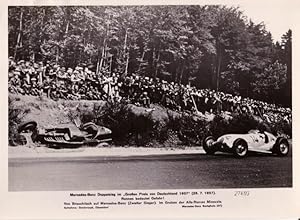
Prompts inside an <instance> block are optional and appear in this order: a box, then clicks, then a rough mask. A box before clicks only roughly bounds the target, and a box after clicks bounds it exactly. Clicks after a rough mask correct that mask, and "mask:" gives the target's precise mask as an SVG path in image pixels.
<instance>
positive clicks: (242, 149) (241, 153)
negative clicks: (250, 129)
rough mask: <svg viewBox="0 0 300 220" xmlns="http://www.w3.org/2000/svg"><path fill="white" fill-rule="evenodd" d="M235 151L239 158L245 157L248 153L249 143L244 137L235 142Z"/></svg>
mask: <svg viewBox="0 0 300 220" xmlns="http://www.w3.org/2000/svg"><path fill="white" fill-rule="evenodd" d="M233 153H234V154H235V156H237V157H238V158H243V157H245V156H246V155H247V153H248V144H247V142H246V141H245V140H243V139H240V138H239V139H236V140H235V141H234V143H233Z"/></svg>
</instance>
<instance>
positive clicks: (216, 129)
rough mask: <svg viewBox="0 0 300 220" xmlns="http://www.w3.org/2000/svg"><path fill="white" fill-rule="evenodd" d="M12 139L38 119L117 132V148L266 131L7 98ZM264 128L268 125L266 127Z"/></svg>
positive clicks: (249, 120) (229, 120)
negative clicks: (21, 127) (20, 128)
mask: <svg viewBox="0 0 300 220" xmlns="http://www.w3.org/2000/svg"><path fill="white" fill-rule="evenodd" d="M9 100H10V101H9V112H10V115H9V125H10V128H9V130H10V132H9V140H10V144H11V145H13V144H14V143H15V142H16V143H17V144H18V143H20V142H22V138H20V137H19V136H18V134H17V126H18V124H20V123H22V122H25V121H31V120H34V121H36V122H37V123H38V125H39V127H42V128H47V127H52V126H55V125H58V124H65V125H66V126H68V124H71V123H74V121H77V122H78V123H86V122H90V121H93V122H95V123H96V124H98V125H102V126H105V127H108V128H110V129H111V130H112V132H113V142H114V143H113V144H115V145H117V146H143V147H145V146H147V147H170V146H171V147H181V146H183V145H184V146H186V145H187V146H194V145H197V144H201V142H202V140H203V139H204V138H205V137H206V136H208V135H212V136H214V137H219V136H220V135H223V134H226V133H246V132H247V131H248V130H250V129H256V128H259V127H261V126H262V123H261V122H259V121H258V120H257V118H254V117H253V116H251V115H247V114H232V115H216V116H214V115H203V116H201V117H200V116H195V115H191V114H187V113H182V112H181V113H179V112H174V111H171V110H168V109H166V108H163V107H161V106H158V105H153V106H152V107H153V109H152V110H149V109H146V108H143V107H138V106H135V105H132V104H127V103H125V102H121V103H108V102H103V101H71V100H59V101H53V100H51V99H47V98H45V97H32V96H17V95H10V96H9ZM264 126H265V125H264ZM266 127H267V129H269V130H270V131H280V132H281V133H285V134H286V135H291V125H290V124H286V123H284V122H282V123H279V124H276V125H268V126H266Z"/></svg>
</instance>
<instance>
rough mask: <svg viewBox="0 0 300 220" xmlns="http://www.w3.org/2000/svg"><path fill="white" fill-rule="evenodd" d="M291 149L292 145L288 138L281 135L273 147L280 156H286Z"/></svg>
mask: <svg viewBox="0 0 300 220" xmlns="http://www.w3.org/2000/svg"><path fill="white" fill-rule="evenodd" d="M289 150H290V145H289V142H288V141H287V139H285V138H283V137H279V138H277V140H276V143H275V145H274V147H273V151H274V153H276V154H277V155H278V156H286V155H288V153H289Z"/></svg>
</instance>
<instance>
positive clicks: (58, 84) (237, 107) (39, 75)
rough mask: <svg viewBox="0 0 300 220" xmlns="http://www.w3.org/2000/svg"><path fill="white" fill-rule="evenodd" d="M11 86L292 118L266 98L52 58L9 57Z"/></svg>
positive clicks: (28, 91)
mask: <svg viewBox="0 0 300 220" xmlns="http://www.w3.org/2000/svg"><path fill="white" fill-rule="evenodd" d="M8 85H9V86H8V89H9V92H10V93H15V94H23V95H32V96H41V95H45V96H47V97H49V98H51V99H54V100H57V99H72V100H74V99H75V100H111V101H115V102H118V101H120V100H122V99H124V100H127V101H128V102H130V103H134V104H136V105H142V106H144V107H148V108H149V107H150V105H151V103H159V104H161V105H163V106H165V107H167V108H170V109H173V110H178V111H184V110H187V111H196V112H202V113H205V112H214V113H219V112H222V111H228V112H234V111H241V112H249V113H251V114H254V115H258V116H264V117H265V118H267V120H269V121H277V120H280V119H282V118H283V119H285V120H288V121H291V109H290V108H283V107H279V106H277V105H275V104H268V103H266V102H263V101H258V100H253V99H250V98H242V97H241V96H235V95H231V94H227V93H224V92H216V91H214V90H210V89H197V88H195V87H192V86H190V85H183V84H178V83H175V82H167V81H165V80H161V79H159V78H151V77H145V76H139V75H136V74H127V75H125V74H120V73H110V72H101V73H99V74H96V73H95V72H94V71H92V70H91V69H89V67H88V66H86V65H84V64H82V65H78V66H76V67H75V68H74V69H72V68H65V67H61V66H59V65H57V64H53V63H50V62H47V63H45V64H44V63H43V62H38V63H33V62H30V61H24V60H20V61H18V62H15V61H14V60H13V58H11V57H10V58H9V74H8Z"/></svg>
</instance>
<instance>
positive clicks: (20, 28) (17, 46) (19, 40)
mask: <svg viewBox="0 0 300 220" xmlns="http://www.w3.org/2000/svg"><path fill="white" fill-rule="evenodd" d="M22 20H23V9H22V8H21V11H20V25H19V33H18V37H17V44H16V47H15V54H14V59H16V57H17V50H18V48H19V46H20V47H21V46H22V41H21V34H22V26H23V21H22Z"/></svg>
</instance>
